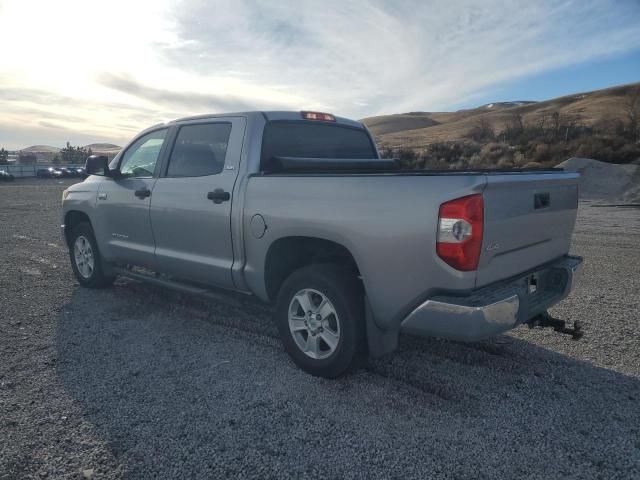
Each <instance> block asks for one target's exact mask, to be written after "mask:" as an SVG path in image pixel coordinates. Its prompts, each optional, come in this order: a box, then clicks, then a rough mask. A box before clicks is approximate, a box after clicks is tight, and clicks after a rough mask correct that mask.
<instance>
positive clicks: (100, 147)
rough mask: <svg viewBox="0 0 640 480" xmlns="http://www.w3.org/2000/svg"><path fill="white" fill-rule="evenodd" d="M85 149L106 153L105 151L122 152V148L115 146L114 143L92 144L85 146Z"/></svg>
mask: <svg viewBox="0 0 640 480" xmlns="http://www.w3.org/2000/svg"><path fill="white" fill-rule="evenodd" d="M84 148H90V149H91V150H97V151H104V150H122V147H119V146H118V145H114V144H113V143H90V144H89V145H85V146H84Z"/></svg>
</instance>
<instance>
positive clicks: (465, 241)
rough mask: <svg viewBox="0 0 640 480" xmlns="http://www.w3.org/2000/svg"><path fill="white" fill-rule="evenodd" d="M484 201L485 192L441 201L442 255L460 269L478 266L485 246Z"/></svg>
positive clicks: (439, 235) (440, 245) (470, 268)
mask: <svg viewBox="0 0 640 480" xmlns="http://www.w3.org/2000/svg"><path fill="white" fill-rule="evenodd" d="M483 223H484V204H483V201H482V194H477V195H469V196H468V197H462V198H456V199H455V200H451V201H450V202H446V203H443V204H442V205H440V213H439V215H438V241H437V243H436V252H437V253H438V256H439V257H440V258H441V259H442V260H444V261H445V262H446V263H447V264H449V265H451V266H452V267H453V268H455V269H456V270H461V271H464V272H468V271H471V270H475V269H477V268H478V260H479V259H480V250H481V247H482V226H483Z"/></svg>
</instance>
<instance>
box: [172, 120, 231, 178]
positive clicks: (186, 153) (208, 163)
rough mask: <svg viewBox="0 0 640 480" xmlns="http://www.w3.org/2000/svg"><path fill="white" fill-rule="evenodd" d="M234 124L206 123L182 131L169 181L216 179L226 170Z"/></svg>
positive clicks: (177, 139) (174, 152)
mask: <svg viewBox="0 0 640 480" xmlns="http://www.w3.org/2000/svg"><path fill="white" fill-rule="evenodd" d="M230 134H231V124H230V123H206V124H197V125H184V126H182V127H180V130H179V131H178V135H177V137H176V141H175V143H174V145H173V150H172V151H171V156H170V157H169V165H168V167H167V174H166V176H167V177H202V176H206V175H215V174H218V173H220V172H221V171H222V169H223V168H224V159H225V156H226V154H227V145H228V144H229V135H230Z"/></svg>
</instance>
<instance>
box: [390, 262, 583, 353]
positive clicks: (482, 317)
mask: <svg viewBox="0 0 640 480" xmlns="http://www.w3.org/2000/svg"><path fill="white" fill-rule="evenodd" d="M581 266H582V258H581V257H573V256H565V257H562V258H561V259H559V260H557V261H555V262H553V263H551V264H549V265H546V266H544V267H540V268H539V269H537V270H535V271H532V272H529V273H527V274H523V275H520V276H518V277H516V278H512V279H510V280H507V281H503V282H498V283H495V284H491V285H488V286H486V287H482V288H480V289H477V290H474V291H472V292H470V293H467V294H466V295H456V294H453V293H452V294H446V295H438V296H434V297H432V298H429V299H428V300H426V301H424V302H423V303H421V304H420V305H418V306H417V307H416V308H415V309H414V310H413V311H412V312H411V313H410V314H409V315H407V317H406V318H405V319H404V320H403V321H402V323H401V327H400V328H401V330H402V331H403V332H407V333H412V334H416V335H422V336H433V337H441V338H447V339H451V340H459V341H467V342H471V341H476V340H482V339H485V338H488V337H492V336H494V335H498V334H500V333H503V332H506V331H508V330H511V329H512V328H514V327H516V326H517V325H519V324H521V323H525V322H527V321H529V320H530V319H532V318H534V317H535V316H536V315H538V314H540V313H542V312H544V311H546V310H547V309H548V308H549V307H551V306H552V305H555V304H556V303H558V302H559V301H560V300H562V299H564V298H565V297H567V295H569V293H571V291H572V290H573V288H574V286H575V283H576V280H577V277H578V274H579V272H580V269H581Z"/></svg>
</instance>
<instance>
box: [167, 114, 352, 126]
mask: <svg viewBox="0 0 640 480" xmlns="http://www.w3.org/2000/svg"><path fill="white" fill-rule="evenodd" d="M255 116H262V117H264V119H265V120H267V121H272V120H300V121H302V120H304V119H303V118H302V116H301V112H300V111H284V110H282V111H279V110H272V111H260V110H255V111H248V112H231V113H205V114H202V115H193V116H189V117H182V118H178V119H176V120H172V121H170V122H167V123H168V124H172V123H180V122H188V121H191V120H202V119H207V118H220V117H255ZM334 117H335V119H336V123H339V124H341V125H350V126H352V127H358V128H364V125H363V124H362V123H360V122H357V121H355V120H350V119H348V118H344V117H337V116H335V115H334ZM309 121H311V120H309Z"/></svg>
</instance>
